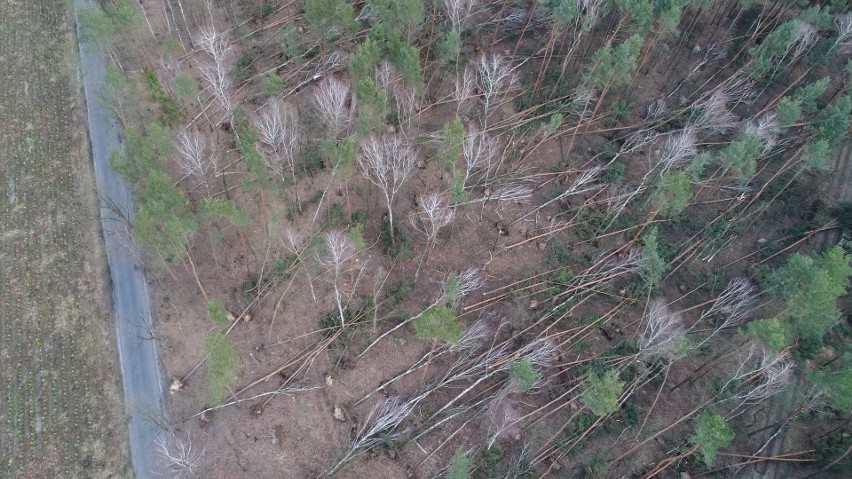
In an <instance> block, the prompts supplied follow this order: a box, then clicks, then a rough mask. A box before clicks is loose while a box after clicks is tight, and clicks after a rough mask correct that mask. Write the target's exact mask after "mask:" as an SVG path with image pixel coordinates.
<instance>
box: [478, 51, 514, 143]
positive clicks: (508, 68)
mask: <svg viewBox="0 0 852 479" xmlns="http://www.w3.org/2000/svg"><path fill="white" fill-rule="evenodd" d="M475 68H476V73H477V76H478V82H477V85H478V86H479V91H480V95H481V97H482V104H483V112H482V124H483V127H484V126H485V125H487V123H488V115H489V113H490V112H491V108H492V107H493V106H494V104H495V103H497V102H498V101H499V100H500V99H501V98H503V97H504V96H505V95H506V94H507V93H509V91H511V90H512V89H513V88H514V87H516V86H517V83H518V76H517V74H515V68H514V67H513V66H512V65H511V64H510V63H509V62H508V61H506V60H505V59H504V58H503V57H502V56H500V55H498V54H497V53H491V54H490V55H489V54H485V53H483V54H482V55H480V56H479V57H478V58H477V59H476V63H475Z"/></svg>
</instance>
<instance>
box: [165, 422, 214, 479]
mask: <svg viewBox="0 0 852 479" xmlns="http://www.w3.org/2000/svg"><path fill="white" fill-rule="evenodd" d="M203 454H204V450H201V451H198V450H197V449H196V448H194V447H193V437H192V436H187V437H186V438H185V439H181V438H179V437H177V436H176V435H175V434H174V433H169V434H161V435H159V436H157V438H156V439H155V440H154V455H155V457H156V460H157V461H158V462H159V463H160V465H161V467H163V468H164V469H165V471H164V472H159V471H156V472H155V474H157V475H158V476H168V477H169V478H175V479H182V478H185V477H195V475H196V474H195V470H196V469H197V468H198V465H199V463H200V462H201V456H202V455H203Z"/></svg>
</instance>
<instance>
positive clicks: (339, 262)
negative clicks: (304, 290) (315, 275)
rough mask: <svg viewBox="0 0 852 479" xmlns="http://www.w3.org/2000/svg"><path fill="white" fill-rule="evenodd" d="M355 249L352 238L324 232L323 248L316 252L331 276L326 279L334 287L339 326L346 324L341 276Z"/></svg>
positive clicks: (348, 265)
mask: <svg viewBox="0 0 852 479" xmlns="http://www.w3.org/2000/svg"><path fill="white" fill-rule="evenodd" d="M356 253H357V250H356V248H355V245H354V244H353V243H352V240H350V239H349V237H348V236H346V234H345V233H342V232H340V231H332V232H329V233H326V234H325V250H324V251H322V252H317V254H316V259H317V262H318V263H319V264H320V265H322V266H323V267H325V268H326V270H327V271H328V272H329V273H330V275H331V277H330V278H329V279H328V280H329V283H331V285H332V287H333V288H334V300H335V303H336V304H337V312H338V314H339V315H340V327H341V328H343V327H345V326H346V316H345V314H344V307H343V292H342V291H341V289H340V286H341V285H340V281H341V276H342V275H343V274H344V273H346V272H347V271H349V268H350V260H352V259H353V258H354V257H355V254H356Z"/></svg>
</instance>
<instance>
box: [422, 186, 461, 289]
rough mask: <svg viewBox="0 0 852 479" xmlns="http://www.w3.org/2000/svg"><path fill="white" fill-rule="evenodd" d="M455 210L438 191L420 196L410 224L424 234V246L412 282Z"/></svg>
mask: <svg viewBox="0 0 852 479" xmlns="http://www.w3.org/2000/svg"><path fill="white" fill-rule="evenodd" d="M455 217H456V210H455V209H454V208H453V207H451V206H450V199H449V198H447V196H446V195H442V194H440V193H429V194H427V195H425V196H423V197H421V198H420V204H419V210H418V211H417V212H416V213H414V214H412V215H411V225H412V226H413V227H414V228H415V229H416V230H418V231H420V232H421V233H423V234H424V235H425V236H426V247H425V248H424V249H423V255H422V256H421V257H420V262H419V263H418V265H417V271H416V272H415V273H414V282H415V283H416V282H417V277H418V276H419V275H420V267H421V266H422V265H423V264H424V262H425V261H426V258H427V257H428V256H429V251H430V250H431V249H432V248H434V247H435V241H436V240H437V238H438V233H439V232H440V231H441V229H442V228H444V227H445V226H447V225H449V224H450V223H452V222H453V219H455Z"/></svg>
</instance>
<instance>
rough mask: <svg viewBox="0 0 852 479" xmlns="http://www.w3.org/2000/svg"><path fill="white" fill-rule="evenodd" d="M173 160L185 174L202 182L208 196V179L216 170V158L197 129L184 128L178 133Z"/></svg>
mask: <svg viewBox="0 0 852 479" xmlns="http://www.w3.org/2000/svg"><path fill="white" fill-rule="evenodd" d="M175 149H176V151H177V155H176V156H175V161H176V163H177V165H178V167H179V168H180V171H181V173H183V174H184V175H185V176H191V177H194V178H196V179H198V180H199V181H201V182H202V183H203V184H204V187H205V188H206V190H207V196H210V180H211V178H213V177H214V176H215V175H216V173H217V170H218V163H219V162H218V160H217V158H216V155H214V154H212V152H211V151H210V149H209V148H208V145H207V140H206V139H205V137H204V136H203V135H202V134H201V133H200V132H199V131H198V130H197V129H192V130H189V129H185V130H183V131H181V132H180V133H179V134H178V137H177V145H176V147H175Z"/></svg>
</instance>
